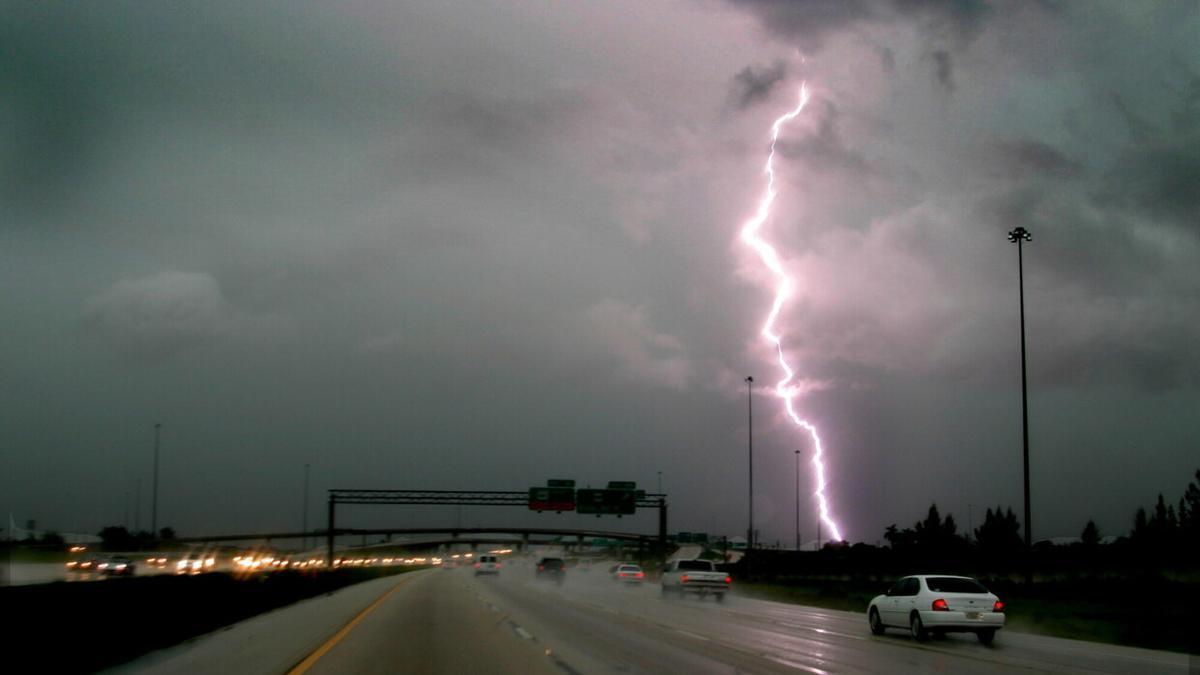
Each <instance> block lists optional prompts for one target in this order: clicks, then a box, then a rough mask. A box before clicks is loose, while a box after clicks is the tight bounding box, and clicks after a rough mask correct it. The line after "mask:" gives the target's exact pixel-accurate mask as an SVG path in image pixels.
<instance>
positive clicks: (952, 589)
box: [925, 577, 988, 593]
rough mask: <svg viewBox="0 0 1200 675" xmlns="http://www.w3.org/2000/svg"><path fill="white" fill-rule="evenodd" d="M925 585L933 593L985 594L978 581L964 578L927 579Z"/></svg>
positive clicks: (984, 589) (985, 591) (985, 590)
mask: <svg viewBox="0 0 1200 675" xmlns="http://www.w3.org/2000/svg"><path fill="white" fill-rule="evenodd" d="M925 585H926V586H927V587H929V590H931V591H933V592H934V593H987V592H988V589H986V588H984V587H983V586H982V585H981V584H980V583H979V582H978V581H975V580H974V579H967V578H964V577H927V578H926V579H925Z"/></svg>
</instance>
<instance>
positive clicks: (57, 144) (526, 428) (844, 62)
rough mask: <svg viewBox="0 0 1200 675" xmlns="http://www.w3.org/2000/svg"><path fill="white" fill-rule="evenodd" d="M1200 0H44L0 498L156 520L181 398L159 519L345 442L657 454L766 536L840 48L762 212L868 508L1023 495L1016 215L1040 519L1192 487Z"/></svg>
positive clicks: (18, 20)
mask: <svg viewBox="0 0 1200 675" xmlns="http://www.w3.org/2000/svg"><path fill="white" fill-rule="evenodd" d="M634 9H636V10H637V11H636V12H634V11H633V10H634ZM634 16H636V20H635V19H633V18H631V17H634ZM1198 22H1200V18H1198V17H1197V12H1196V10H1195V6H1194V3H1193V4H1189V3H1156V4H1153V5H1143V4H1137V3H1133V4H1130V3H1089V4H1087V5H1069V4H1055V3H1017V4H1006V3H1000V4H993V3H987V2H959V3H939V2H919V1H913V0H896V1H895V2H883V3H880V2H855V1H850V2H816V1H814V2H782V1H769V0H739V1H737V2H722V3H716V2H710V3H691V4H677V3H663V4H661V5H656V4H647V3H633V2H630V3H626V4H622V3H591V4H582V5H576V6H564V7H560V8H558V9H557V10H556V11H554V12H539V11H534V10H533V9H531V8H529V7H523V6H521V5H519V4H518V5H509V4H506V3H502V2H478V3H471V4H460V3H445V4H440V5H438V4H435V5H427V6H409V5H394V4H393V3H377V2H352V3H349V4H347V5H344V6H340V7H339V8H338V9H337V10H336V11H334V10H333V9H332V8H330V7H328V6H325V5H322V4H315V3H314V4H304V3H301V4H293V5H287V6H279V5H266V4H254V3H204V4H199V3H196V4H188V3H183V4H173V5H125V4H117V5H106V6H79V5H65V4H59V5H55V4H20V5H11V6H10V7H8V8H7V12H6V21H5V23H4V26H3V28H0V44H3V45H4V48H3V50H2V51H0V86H2V87H3V90H4V91H5V92H6V97H5V101H4V103H3V104H0V128H3V130H4V139H6V140H4V141H2V142H0V177H2V180H0V212H2V213H3V214H4V215H3V216H2V218H3V220H2V221H0V278H2V279H3V282H4V286H5V288H6V290H7V291H8V292H7V293H5V294H3V296H2V298H0V318H2V321H0V324H2V326H3V327H2V328H0V339H2V340H3V343H4V345H5V349H4V350H0V381H3V382H5V385H6V386H5V387H3V388H2V389H0V396H2V398H0V410H3V413H2V414H3V418H0V461H2V462H3V466H2V470H0V474H2V475H3V478H2V479H0V494H4V495H5V496H6V497H7V499H8V503H6V504H0V509H4V510H10V511H12V512H14V514H16V516H17V518H18V519H22V518H23V517H36V518H38V519H39V520H40V521H42V522H43V523H45V524H47V525H50V526H53V527H57V528H59V529H67V530H70V529H83V530H87V529H89V528H91V529H94V528H96V527H98V526H99V525H101V524H104V523H109V522H114V521H116V520H119V519H120V518H121V517H122V513H123V504H124V503H125V500H126V499H127V497H126V493H130V492H132V491H133V490H134V489H135V486H134V481H135V480H136V478H138V477H140V478H142V479H143V483H144V485H143V487H144V490H143V495H146V494H147V493H148V473H147V467H146V464H147V461H148V460H147V458H148V455H147V448H148V441H149V435H148V434H149V432H148V429H149V428H150V426H151V425H152V424H153V423H154V422H163V423H164V425H165V429H166V430H167V435H166V444H165V447H166V450H167V454H166V459H165V465H164V466H165V468H164V476H165V478H164V483H165V494H166V495H167V498H166V501H165V502H164V505H163V512H164V514H165V517H166V519H167V520H168V521H169V522H171V523H173V524H175V525H177V526H179V527H180V528H182V529H185V530H190V531H203V530H208V531H214V530H230V529H255V528H259V527H261V528H264V529H268V528H278V527H286V526H290V525H296V524H298V521H299V516H298V514H297V513H296V511H297V510H298V509H297V508H296V505H297V499H298V498H299V492H298V490H299V485H300V467H301V466H302V465H303V464H304V463H306V462H309V463H312V464H313V466H314V494H317V493H318V491H319V490H320V489H323V488H328V487H354V486H362V487H369V486H381V487H387V486H394V487H447V488H454V487H479V488H498V489H508V488H521V487H525V486H527V484H533V483H540V482H541V481H543V480H544V479H546V478H549V477H560V476H562V477H572V476H573V477H576V478H578V479H580V480H581V481H594V482H602V481H605V480H621V479H633V480H639V481H641V482H642V483H643V484H650V483H652V481H653V480H654V479H655V478H656V473H657V471H659V470H662V471H663V472H664V483H665V487H666V488H667V489H668V491H670V492H671V494H672V499H673V501H674V504H673V509H672V512H673V513H674V514H679V515H678V516H676V517H677V518H678V520H676V521H675V525H676V526H678V528H679V529H685V530H701V531H704V530H711V531H717V532H726V533H735V532H738V531H739V530H740V528H741V527H743V526H744V518H743V511H742V510H741V509H742V507H741V506H740V505H742V503H743V501H744V493H745V483H744V471H743V470H742V467H743V450H744V447H743V442H744V439H745V420H744V413H745V407H744V399H743V398H742V396H743V395H744V389H743V388H742V387H743V385H742V384H741V378H742V377H744V375H745V374H754V375H755V376H756V379H757V380H758V381H759V382H763V383H768V382H771V381H772V380H773V378H774V375H775V374H776V371H775V370H774V366H773V360H772V354H770V352H769V350H767V348H766V346H765V345H764V344H763V343H762V342H761V341H760V340H758V339H757V329H758V326H759V325H760V321H761V319H762V317H763V313H764V311H765V310H766V308H767V306H766V305H767V303H768V302H769V300H768V298H769V290H770V289H769V288H768V286H767V285H766V279H765V277H764V276H763V275H762V273H761V269H760V268H759V266H758V265H757V264H756V263H755V261H754V260H753V259H752V258H751V257H750V256H749V255H747V251H746V250H745V249H744V247H742V246H741V245H740V244H739V243H738V242H737V240H736V237H735V233H736V231H737V228H738V225H739V224H740V222H741V221H742V219H744V218H745V217H746V216H747V215H748V214H749V213H750V212H751V210H752V208H753V205H754V203H755V200H756V199H757V198H758V195H759V191H760V190H761V189H762V182H761V181H762V175H761V168H762V160H763V157H764V155H763V153H764V152H765V142H766V140H767V131H768V128H769V126H770V123H771V121H772V120H773V119H774V117H775V116H776V115H778V114H780V113H781V112H783V111H785V110H788V109H790V108H791V107H792V106H793V105H794V104H795V95H796V92H797V90H798V86H799V82H800V80H801V78H804V79H806V80H807V81H808V83H809V86H810V87H811V91H812V92H813V100H812V102H811V104H810V107H809V108H808V110H807V111H806V112H805V114H804V115H802V116H801V117H800V118H798V119H797V120H796V121H795V123H794V124H793V125H792V126H790V127H789V128H788V130H787V132H786V133H785V135H784V137H783V138H782V139H781V143H780V165H779V169H780V173H779V177H780V188H781V192H780V197H779V201H778V203H777V209H778V210H777V215H776V217H775V218H774V219H773V220H772V221H771V222H770V223H769V224H768V231H769V233H770V235H771V236H772V237H773V239H774V240H775V241H777V242H778V243H779V245H780V250H781V254H782V256H783V259H784V263H785V265H787V267H788V269H789V270H790V271H792V272H793V273H794V274H795V276H796V278H797V279H798V280H799V282H800V283H799V285H798V288H797V294H796V296H795V298H794V301H793V302H792V303H791V304H790V305H789V306H788V307H787V308H786V310H785V312H784V315H783V317H782V323H781V324H780V325H781V327H782V328H783V329H784V334H785V344H786V345H787V348H788V350H789V354H790V355H792V356H793V358H794V359H795V361H796V363H797V364H799V365H800V366H801V373H800V377H801V378H802V381H803V382H804V383H805V388H806V393H805V395H804V397H803V400H802V401H801V405H802V408H803V409H804V411H805V414H807V415H809V416H811V418H812V419H814V420H816V421H818V422H819V423H820V424H821V427H822V430H823V432H824V433H825V434H826V437H827V439H828V443H829V448H828V450H829V462H830V476H831V483H830V494H831V499H832V500H833V501H832V503H833V505H834V508H835V512H836V513H838V514H839V517H841V518H843V519H844V520H845V529H846V531H847V532H848V533H850V534H851V536H854V537H855V538H863V539H867V540H872V539H874V538H875V537H876V536H877V533H879V532H881V531H882V528H883V527H884V526H885V525H887V524H888V523H890V522H896V521H899V522H908V521H909V520H910V519H915V518H916V517H917V516H918V515H920V513H921V511H922V510H923V509H924V508H925V507H927V506H928V502H929V501H932V500H934V499H936V500H938V501H939V504H940V505H941V506H943V510H945V509H947V508H948V509H949V510H951V511H954V512H955V514H956V516H958V517H959V518H960V521H961V520H962V515H963V512H964V511H965V510H966V509H967V505H968V504H974V505H975V507H976V509H977V510H978V508H979V507H980V506H982V505H985V504H991V505H994V504H995V503H1000V502H1003V503H1012V504H1016V503H1018V500H1019V485H1020V482H1019V466H1018V465H1016V464H1015V463H1014V460H1015V458H1016V457H1017V456H1019V448H1018V447H1017V445H1016V443H1018V442H1019V434H1018V433H1014V432H1016V431H1018V430H1019V426H1018V424H1019V417H1018V415H1019V399H1018V398H1017V389H1016V387H1017V386H1018V380H1017V372H1016V358H1017V355H1016V354H1017V352H1016V345H1017V343H1016V340H1017V334H1016V269H1015V267H1016V260H1015V257H1016V252H1015V251H1014V250H1012V248H1011V246H1010V245H1009V244H1007V242H1006V241H1005V240H1004V234H1005V232H1007V231H1008V230H1009V229H1011V228H1013V227H1015V226H1017V225H1021V226H1024V227H1026V228H1028V229H1030V230H1032V231H1033V232H1034V236H1035V239H1034V242H1033V243H1032V244H1031V245H1030V246H1029V247H1028V248H1026V249H1025V252H1026V259H1025V262H1026V266H1027V267H1026V273H1027V275H1026V291H1027V293H1028V301H1029V302H1028V308H1027V309H1028V317H1027V318H1028V322H1029V333H1030V337H1031V343H1030V344H1031V350H1030V368H1031V370H1030V375H1031V383H1032V385H1033V389H1032V395H1033V398H1032V403H1033V410H1034V416H1033V420H1032V423H1033V427H1034V438H1035V458H1036V460H1035V462H1036V463H1035V470H1036V473H1035V476H1036V480H1035V488H1036V489H1035V493H1034V499H1035V505H1036V506H1037V507H1038V508H1039V510H1040V511H1041V512H1042V513H1045V514H1046V515H1045V517H1044V519H1043V520H1041V521H1040V522H1042V523H1044V524H1045V527H1046V531H1045V532H1044V533H1045V534H1047V535H1049V534H1074V533H1076V530H1077V529H1078V528H1079V527H1082V523H1083V522H1084V521H1085V520H1086V519H1087V518H1088V517H1095V518H1097V519H1098V522H1100V523H1101V526H1102V528H1104V529H1105V530H1106V531H1108V532H1119V531H1121V530H1123V529H1124V528H1125V527H1127V525H1128V524H1127V523H1125V522H1123V519H1124V518H1125V517H1126V516H1127V515H1128V513H1130V512H1132V509H1133V507H1135V506H1136V505H1137V504H1138V503H1139V501H1140V502H1145V501H1148V500H1149V499H1150V498H1151V497H1152V495H1153V494H1154V493H1157V492H1158V491H1166V492H1168V493H1169V492H1170V490H1172V489H1174V488H1173V485H1174V482H1173V481H1178V482H1180V483H1182V482H1184V478H1185V477H1186V476H1189V475H1190V471H1191V470H1193V469H1194V467H1193V466H1192V464H1194V457H1195V452H1194V445H1195V441H1194V439H1195V438H1196V433H1197V431H1200V428H1198V427H1197V426H1196V425H1197V422H1196V420H1195V419H1194V417H1195V416H1194V415H1193V414H1192V412H1191V411H1193V410H1194V409H1195V404H1196V403H1197V402H1198V401H1197V391H1196V386H1197V384H1198V382H1200V353H1198V352H1197V350H1196V347H1195V345H1196V344H1200V335H1198V331H1200V328H1198V327H1200V320H1197V319H1200V317H1198V316H1197V310H1196V307H1197V306H1200V305H1198V304H1197V300H1198V299H1200V275H1198V274H1197V273H1196V270H1197V269H1200V243H1198V241H1197V237H1198V235H1200V232H1198V231H1197V223H1198V222H1200V221H1198V220H1197V215H1196V214H1197V213H1198V212H1200V203H1198V202H1197V194H1200V193H1198V192H1197V191H1196V190H1195V189H1194V186H1195V185H1196V184H1197V169H1198V167H1200V126H1198V125H1200V122H1198V120H1200V109H1198V107H1200V96H1198V95H1197V92H1200V63H1198V62H1197V56H1196V50H1195V49H1194V44H1195V41H1196V36H1197V33H1198V32H1200V23H1198ZM798 54H799V55H798ZM759 394H760V395H759V396H756V397H755V405H756V406H757V407H756V429H755V432H756V454H757V458H758V462H759V465H758V467H757V470H758V472H759V473H758V474H756V475H758V476H761V482H756V486H758V485H761V486H762V487H761V489H762V493H761V494H760V497H759V498H760V500H761V504H759V505H758V506H759V508H757V509H756V513H757V514H759V515H760V517H761V518H762V527H763V528H764V532H765V535H764V536H766V537H767V538H768V539H773V538H775V537H779V538H782V539H784V540H787V539H788V538H790V536H791V534H790V532H791V527H792V521H791V517H792V516H791V515H790V514H791V513H792V512H793V511H792V509H793V503H792V501H791V500H792V499H794V497H795V496H794V494H793V490H794V487H793V486H792V484H791V478H790V477H791V476H793V473H792V471H794V465H793V462H794V456H793V453H792V450H794V449H796V445H797V443H798V441H797V437H796V436H795V435H794V434H793V433H792V431H791V430H790V429H789V427H788V426H787V424H786V422H785V421H784V420H783V419H782V418H781V417H780V416H779V414H778V407H777V405H776V402H775V401H774V400H773V399H771V398H770V397H769V396H768V395H767V392H766V391H765V390H764V391H761V392H759ZM759 444H761V448H762V451H761V454H759V453H758V452H757V451H758V449H759V447H760V446H759ZM1134 455H1136V457H1137V458H1138V459H1137V461H1136V462H1134V461H1133V460H1131V459H1130V458H1131V457H1132V456H1134ZM1095 494H1104V495H1106V499H1105V500H1104V501H1103V503H1100V502H1099V501H1098V500H1097V499H1096V498H1095V497H1094V495H1095ZM315 499H316V498H315V497H314V501H315ZM811 502H812V500H811V499H809V498H808V496H807V495H804V502H803V503H804V510H805V517H804V521H803V524H802V528H803V529H804V530H805V533H806V536H811V534H812V529H813V528H812V525H811V507H812V503H811ZM80 504H83V505H84V506H80ZM146 512H147V509H146V508H143V509H142V513H143V515H144V514H145V513H146ZM354 517H356V518H360V519H361V521H360V522H363V523H368V522H377V523H385V522H386V523H397V522H409V521H415V520H420V519H421V518H426V519H430V520H432V521H434V522H437V519H438V518H445V519H446V521H447V522H448V520H449V516H448V515H447V514H440V515H439V514H414V513H407V514H399V515H387V514H381V513H366V512H364V513H362V514H359V515H355V516H354ZM466 517H467V518H468V519H475V520H477V521H479V522H482V521H486V520H488V519H489V518H500V517H503V518H506V519H510V520H516V519H519V518H520V517H521V516H520V515H518V514H506V515H503V516H498V515H497V516H493V515H489V514H485V513H482V512H480V513H473V512H472V513H468V514H467V516H466ZM563 522H573V521H570V520H569V518H566V517H564V521H563ZM144 523H145V518H143V524H144ZM590 524H594V523H590ZM633 526H644V527H645V528H652V527H653V523H650V522H649V521H647V522H644V523H643V522H641V521H635V523H634V524H633ZM673 527H674V526H673Z"/></svg>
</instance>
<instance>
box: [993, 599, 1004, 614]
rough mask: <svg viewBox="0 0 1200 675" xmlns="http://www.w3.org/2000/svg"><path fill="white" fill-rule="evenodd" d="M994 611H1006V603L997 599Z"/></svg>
mask: <svg viewBox="0 0 1200 675" xmlns="http://www.w3.org/2000/svg"><path fill="white" fill-rule="evenodd" d="M992 611H993V612H1003V611H1004V603H1003V602H1000V601H999V600H997V601H996V604H995V605H992Z"/></svg>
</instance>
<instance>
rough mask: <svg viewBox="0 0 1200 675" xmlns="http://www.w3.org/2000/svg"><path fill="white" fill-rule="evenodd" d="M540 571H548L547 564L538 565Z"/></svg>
mask: <svg viewBox="0 0 1200 675" xmlns="http://www.w3.org/2000/svg"><path fill="white" fill-rule="evenodd" d="M538 571H539V572H545V571H546V566H545V565H538Z"/></svg>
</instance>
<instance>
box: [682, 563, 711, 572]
mask: <svg viewBox="0 0 1200 675" xmlns="http://www.w3.org/2000/svg"><path fill="white" fill-rule="evenodd" d="M679 569H681V570H693V571H698V572H699V571H703V572H711V571H712V569H713V564H712V563H711V562H709V561H707V560H680V561H679Z"/></svg>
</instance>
